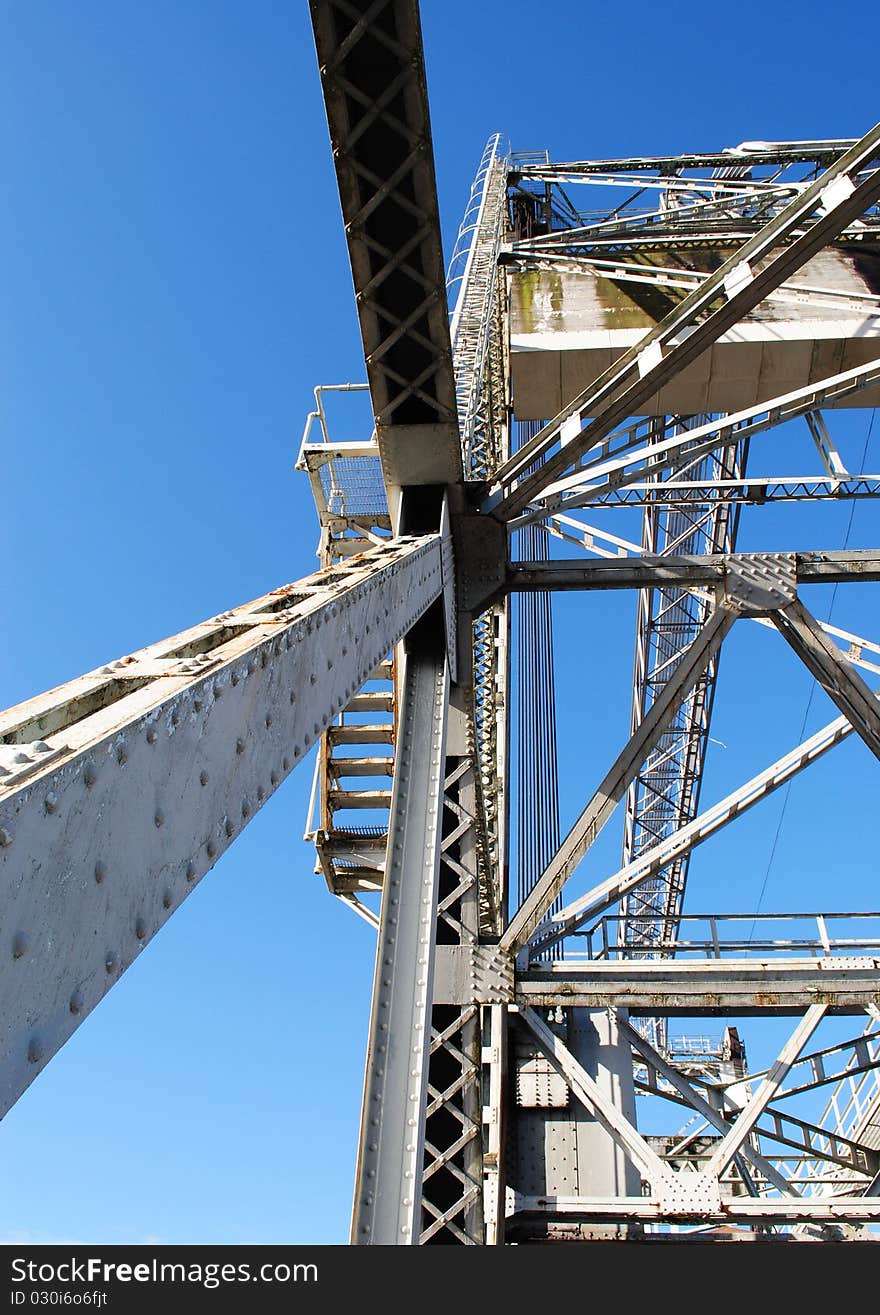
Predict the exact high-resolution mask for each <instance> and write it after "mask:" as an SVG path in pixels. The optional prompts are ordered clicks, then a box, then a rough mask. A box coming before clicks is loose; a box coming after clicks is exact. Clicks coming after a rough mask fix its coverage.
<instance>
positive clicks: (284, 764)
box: [281, 758, 290, 772]
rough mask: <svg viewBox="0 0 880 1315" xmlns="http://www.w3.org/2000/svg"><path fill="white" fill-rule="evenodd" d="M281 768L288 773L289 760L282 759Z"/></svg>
mask: <svg viewBox="0 0 880 1315" xmlns="http://www.w3.org/2000/svg"><path fill="white" fill-rule="evenodd" d="M281 766H282V767H283V768H284V770H285V772H289V771H290V759H289V758H284V759H283V760H282V763H281Z"/></svg>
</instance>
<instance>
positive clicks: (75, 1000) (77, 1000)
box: [67, 991, 83, 1014]
mask: <svg viewBox="0 0 880 1315" xmlns="http://www.w3.org/2000/svg"><path fill="white" fill-rule="evenodd" d="M67 1007H68V1009H69V1010H70V1012H71V1013H72V1014H81V1013H82V1007H83V998H82V991H74V993H73V995H72V996H71V997H70V1003H69V1004H68V1006H67Z"/></svg>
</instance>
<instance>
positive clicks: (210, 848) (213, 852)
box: [205, 840, 217, 858]
mask: <svg viewBox="0 0 880 1315" xmlns="http://www.w3.org/2000/svg"><path fill="white" fill-rule="evenodd" d="M205 849H206V850H207V851H208V858H214V856H215V855H216V853H217V846H216V845H215V844H214V841H213V840H209V841H208V843H207V845H206V846H205Z"/></svg>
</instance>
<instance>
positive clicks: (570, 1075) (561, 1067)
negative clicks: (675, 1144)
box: [519, 1005, 669, 1190]
mask: <svg viewBox="0 0 880 1315" xmlns="http://www.w3.org/2000/svg"><path fill="white" fill-rule="evenodd" d="M519 1016H520V1018H521V1019H522V1020H523V1022H524V1023H525V1024H526V1026H527V1027H528V1028H529V1029H530V1030H531V1031H532V1032H533V1033H534V1036H535V1039H536V1040H537V1042H538V1045H539V1046H540V1047H541V1049H542V1050H543V1052H544V1054H545V1055H546V1056H547V1059H548V1060H549V1061H550V1063H551V1065H552V1066H553V1068H554V1069H555V1070H556V1072H557V1073H559V1074H560V1075H561V1076H562V1077H563V1078H565V1080H566V1082H567V1083H568V1085H569V1086H570V1087H571V1089H572V1091H573V1092H574V1094H575V1096H577V1098H578V1100H579V1101H580V1102H581V1104H582V1105H584V1106H585V1107H586V1109H587V1110H589V1112H590V1113H591V1114H595V1116H596V1118H597V1119H598V1120H599V1122H600V1123H601V1124H602V1126H603V1128H605V1130H606V1132H608V1134H609V1135H610V1136H611V1137H612V1138H613V1140H614V1142H615V1143H616V1144H617V1145H618V1146H619V1147H620V1148H621V1149H622V1150H623V1151H625V1152H626V1153H627V1154H628V1155H629V1156H631V1157H632V1159H633V1160H635V1162H636V1164H638V1165H640V1166H641V1168H642V1169H643V1170H644V1172H645V1176H646V1177H647V1178H648V1180H649V1182H650V1184H651V1186H652V1187H653V1188H654V1189H655V1190H657V1189H658V1188H659V1186H660V1184H661V1183H662V1181H663V1180H664V1178H665V1177H666V1176H667V1175H668V1173H669V1170H668V1169H667V1167H666V1165H665V1164H664V1163H663V1161H662V1160H661V1159H660V1156H659V1155H658V1154H657V1152H656V1151H655V1150H653V1148H652V1147H650V1146H649V1145H648V1143H647V1142H646V1141H645V1139H644V1137H643V1136H642V1135H641V1133H640V1132H638V1130H637V1129H636V1128H634V1127H633V1125H632V1124H631V1123H630V1121H629V1119H627V1118H625V1116H624V1115H623V1114H621V1112H620V1110H619V1109H618V1107H617V1106H616V1105H615V1104H614V1101H613V1100H611V1099H610V1098H609V1097H608V1096H606V1095H605V1093H604V1092H603V1091H602V1089H601V1087H600V1086H599V1085H598V1083H597V1082H595V1081H594V1080H593V1079H592V1078H591V1077H590V1075H589V1073H588V1072H587V1071H586V1069H585V1068H584V1067H583V1066H582V1065H581V1064H579V1063H578V1061H577V1060H576V1059H575V1057H574V1055H573V1054H572V1053H571V1051H570V1050H569V1049H568V1047H567V1046H566V1045H565V1043H564V1042H563V1041H562V1040H561V1038H560V1037H558V1036H557V1035H556V1033H555V1032H553V1031H552V1030H551V1029H550V1028H549V1027H548V1026H547V1024H546V1023H545V1022H544V1020H543V1019H542V1018H541V1017H540V1015H539V1014H537V1013H536V1012H535V1010H534V1009H532V1008H530V1007H529V1006H528V1005H521V1006H520V1009H519Z"/></svg>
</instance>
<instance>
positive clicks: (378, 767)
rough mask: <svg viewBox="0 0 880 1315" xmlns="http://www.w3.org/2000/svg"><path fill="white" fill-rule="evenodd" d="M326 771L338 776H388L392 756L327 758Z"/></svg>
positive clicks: (391, 765)
mask: <svg viewBox="0 0 880 1315" xmlns="http://www.w3.org/2000/svg"><path fill="white" fill-rule="evenodd" d="M327 768H328V771H330V772H332V773H333V775H334V776H335V777H337V778H338V777H340V776H390V775H391V773H392V772H393V771H394V759H393V758H328V759H327Z"/></svg>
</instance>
